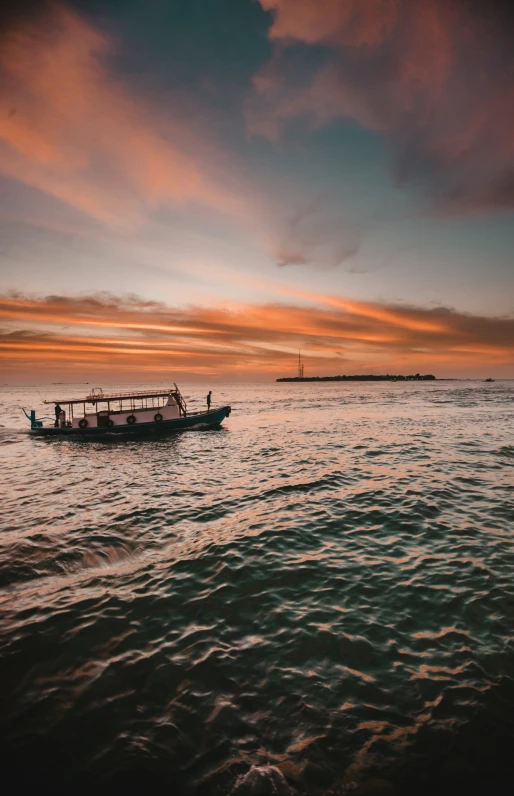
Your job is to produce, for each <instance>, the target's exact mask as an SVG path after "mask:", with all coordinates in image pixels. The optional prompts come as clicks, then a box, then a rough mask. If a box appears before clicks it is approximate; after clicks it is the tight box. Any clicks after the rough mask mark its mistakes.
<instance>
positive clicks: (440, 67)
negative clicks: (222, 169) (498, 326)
mask: <svg viewBox="0 0 514 796" xmlns="http://www.w3.org/2000/svg"><path fill="white" fill-rule="evenodd" d="M260 3H261V5H262V7H263V8H264V9H265V10H267V11H270V12H271V13H272V18H271V26H270V29H269V37H270V39H271V40H272V42H273V43H274V45H275V51H274V54H273V56H272V58H271V59H270V61H269V62H268V63H267V64H265V65H264V66H263V67H262V69H261V70H260V71H259V72H258V73H257V75H255V77H254V81H253V83H254V94H253V96H252V98H251V99H250V100H249V102H248V105H247V107H246V118H247V124H248V129H249V131H250V133H252V134H254V135H263V136H265V137H268V138H269V139H271V140H277V139H278V138H279V137H280V136H281V135H283V133H284V130H285V128H286V126H287V125H288V124H290V123H291V120H293V119H298V118H303V119H304V120H305V121H306V122H307V123H308V125H310V127H311V128H315V127H318V126H322V125H324V124H326V123H327V122H328V121H330V120H331V119H334V118H353V119H355V120H357V121H358V122H359V123H360V124H361V125H363V126H364V127H367V128H369V129H373V130H375V131H377V132H379V133H380V134H382V135H385V136H387V138H388V139H389V141H390V142H391V144H392V146H393V149H394V151H395V153H396V166H395V176H396V179H397V180H398V182H399V183H406V182H408V183H413V184H416V185H420V186H422V187H424V188H425V189H428V190H429V194H430V196H432V197H433V198H435V199H436V200H437V202H438V204H439V206H440V207H444V208H446V211H447V212H470V211H475V210H498V209H502V208H508V209H512V207H514V83H513V81H512V71H513V69H514V50H513V49H512V34H513V25H512V19H511V17H509V16H507V15H506V14H505V6H502V5H501V4H498V3H494V2H493V3H489V4H486V3H480V2H475V3H465V2H464V0H452V1H451V2H448V0H367V1H366V2H362V0H345V2H344V3H343V2H340V0H260ZM299 45H302V46H304V47H305V45H308V46H316V47H318V48H320V47H321V48H324V51H325V56H326V57H325V60H324V61H323V63H322V65H321V66H319V67H318V68H317V70H316V71H314V72H313V71H312V70H311V72H310V74H309V77H308V78H306V79H304V80H303V81H302V82H300V84H299V83H298V80H295V79H292V77H291V73H290V70H289V69H288V59H290V55H289V53H290V52H291V51H292V50H293V49H294V48H295V47H298V46H299ZM300 52H301V51H300Z"/></svg>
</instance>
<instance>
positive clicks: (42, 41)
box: [0, 4, 252, 228]
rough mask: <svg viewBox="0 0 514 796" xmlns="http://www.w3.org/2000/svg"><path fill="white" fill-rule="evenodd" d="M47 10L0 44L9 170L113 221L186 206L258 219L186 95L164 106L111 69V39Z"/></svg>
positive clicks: (68, 14)
mask: <svg viewBox="0 0 514 796" xmlns="http://www.w3.org/2000/svg"><path fill="white" fill-rule="evenodd" d="M44 8H46V10H45V11H42V12H41V13H40V14H39V15H38V18H37V19H35V20H33V22H31V23H29V24H27V23H26V22H23V23H20V24H19V25H18V26H14V27H10V28H9V29H8V30H7V31H6V32H5V33H4V36H3V38H2V40H1V42H0V88H1V99H0V173H2V174H3V175H5V176H7V177H10V178H13V179H15V180H19V181H21V182H24V183H26V184H28V185H30V186H33V187H35V188H37V189H38V190H40V191H44V192H46V193H48V194H50V195H52V196H54V197H57V198H58V199H60V200H62V201H63V202H66V203H68V204H70V205H72V206H73V207H75V208H78V209H79V210H81V211H83V212H84V213H87V214H88V215H89V216H91V217H93V218H95V219H97V220H99V221H101V222H103V223H105V224H108V225H109V226H111V227H121V228H132V227H133V226H134V225H137V224H139V223H140V222H141V220H142V219H143V218H144V217H145V213H147V212H148V211H149V210H151V209H152V208H156V207H159V206H161V205H166V206H174V205H177V204H184V203H194V204H199V205H202V206H205V207H207V208H209V209H210V210H213V211H216V212H221V213H225V214H227V215H229V216H230V217H232V218H236V219H238V220H241V219H246V220H248V219H250V218H251V215H252V211H251V210H250V207H249V204H248V189H247V187H246V186H244V187H243V186H242V185H241V184H240V183H238V179H237V178H236V177H235V175H234V174H232V173H229V172H228V171H227V157H226V153H222V152H220V151H219V149H218V150H217V149H215V148H213V146H212V144H210V143H208V142H206V141H205V140H203V139H201V137H200V135H199V133H198V130H197V129H196V128H193V126H192V125H191V124H188V123H186V122H185V121H184V119H183V114H182V109H181V107H180V104H179V103H178V101H177V100H175V103H176V104H175V107H173V108H171V110H170V112H169V113H167V114H165V113H164V112H159V111H156V109H155V108H152V107H151V106H149V105H148V104H147V102H146V101H144V100H143V99H142V98H141V97H138V96H136V95H135V94H134V93H133V92H132V93H131V92H130V91H129V90H128V89H127V87H126V86H125V85H123V84H122V83H121V82H120V81H119V80H116V79H115V78H114V77H113V75H112V74H111V73H110V72H109V70H108V68H107V66H106V62H107V57H108V56H109V55H110V54H111V53H112V51H113V45H112V43H111V41H110V40H109V39H108V38H107V36H105V35H104V34H102V33H100V32H99V31H97V30H96V29H94V28H93V27H92V26H91V25H90V24H89V23H88V22H86V21H85V20H84V19H82V18H81V17H80V16H78V14H76V13H75V12H73V11H71V10H70V9H69V8H66V7H64V6H62V5H59V4H53V5H51V6H48V7H44ZM178 120H180V121H178ZM221 163H223V164H224V165H225V170H224V168H223V166H221V165H220V164H221ZM228 168H230V167H229V166H228Z"/></svg>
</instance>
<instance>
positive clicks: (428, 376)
mask: <svg viewBox="0 0 514 796" xmlns="http://www.w3.org/2000/svg"><path fill="white" fill-rule="evenodd" d="M435 378H436V377H435V376H433V375H432V374H431V373H427V374H425V375H421V374H420V373H416V374H411V375H409V376H401V375H399V376H394V375H391V374H389V373H387V374H386V375H381V376H377V375H375V374H374V373H367V374H363V375H359V376H285V377H283V378H281V379H277V381H435Z"/></svg>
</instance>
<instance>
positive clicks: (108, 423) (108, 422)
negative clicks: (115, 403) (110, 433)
mask: <svg viewBox="0 0 514 796" xmlns="http://www.w3.org/2000/svg"><path fill="white" fill-rule="evenodd" d="M107 425H108V426H109V428H112V427H113V425H114V420H111V418H109V420H108V421H107Z"/></svg>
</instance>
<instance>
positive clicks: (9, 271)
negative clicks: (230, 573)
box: [0, 0, 514, 383]
mask: <svg viewBox="0 0 514 796" xmlns="http://www.w3.org/2000/svg"><path fill="white" fill-rule="evenodd" d="M513 41H514V18H513V15H512V12H511V11H510V8H509V4H508V3H507V2H505V3H500V2H497V3H494V2H489V3H486V2H485V1H484V2H483V3H482V2H478V0H476V1H475V0H468V1H467V2H464V0H145V2H141V0H103V1H102V2H100V0H96V1H95V0H88V2H86V0H82V2H79V1H78V0H77V1H76V2H73V3H72V2H67V3H59V2H56V3H48V4H45V3H43V2H37V3H36V2H34V3H31V2H20V3H16V4H13V5H12V7H11V8H10V9H7V8H6V9H5V10H3V11H2V12H0V360H1V362H0V367H1V368H2V376H1V377H0V381H1V382H9V383H29V382H33V381H35V380H42V381H45V380H48V381H53V380H59V381H67V380H69V381H74V380H79V379H84V380H90V379H92V378H96V377H103V378H104V380H111V381H112V380H118V381H128V380H130V379H132V378H136V377H138V378H139V377H141V379H145V380H146V379H147V380H152V379H158V380H162V379H169V380H172V381H173V380H179V379H186V378H191V379H198V378H201V379H208V380H210V381H211V380H212V379H229V380H230V379H238V380H244V379H251V380H255V379H258V380H262V381H265V380H271V379H273V378H276V377H277V376H279V375H295V374H294V369H295V357H296V356H297V352H298V349H299V348H301V350H302V354H303V358H304V361H305V370H306V375H317V374H318V375H319V374H329V375H333V374H338V373H349V374H351V373H361V372H366V373H369V372H374V373H384V372H390V373H392V372H398V373H411V372H414V373H415V372H431V373H435V374H436V375H438V376H441V377H442V376H456V377H480V378H483V377H486V376H495V377H497V378H502V377H504V378H514V258H513V251H514V223H513V222H514V46H513Z"/></svg>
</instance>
